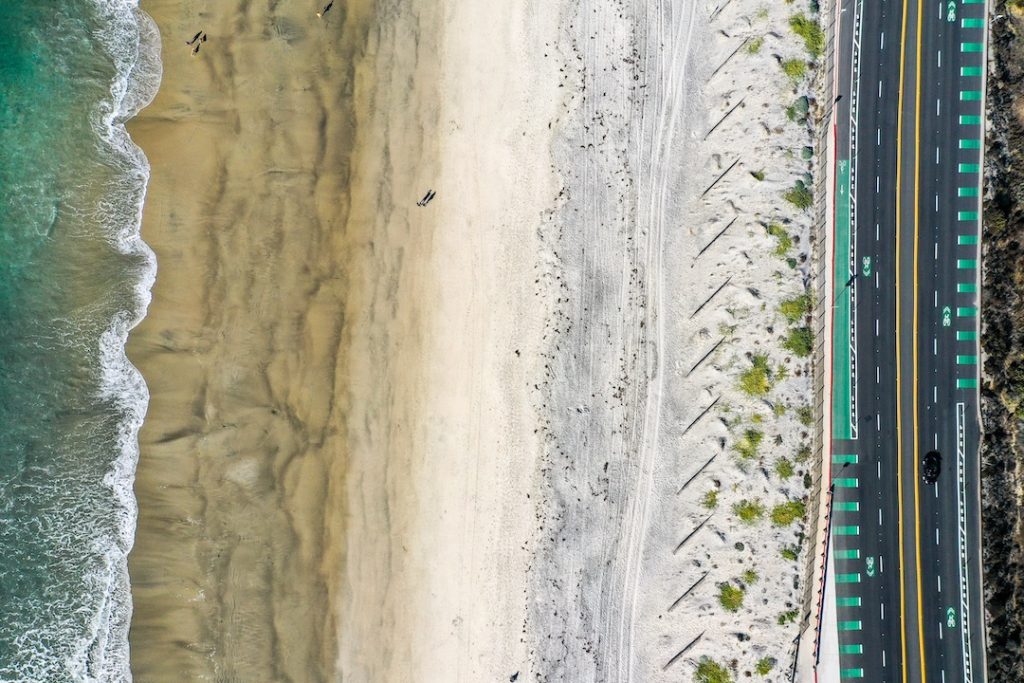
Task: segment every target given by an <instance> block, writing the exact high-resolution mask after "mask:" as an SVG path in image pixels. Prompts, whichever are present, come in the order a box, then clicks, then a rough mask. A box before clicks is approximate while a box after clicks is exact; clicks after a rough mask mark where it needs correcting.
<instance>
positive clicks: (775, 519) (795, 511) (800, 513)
mask: <svg viewBox="0 0 1024 683" xmlns="http://www.w3.org/2000/svg"><path fill="white" fill-rule="evenodd" d="M804 512H805V510H804V503H803V501H800V500H790V501H787V502H785V503H780V504H778V505H776V506H775V507H773V508H772V524H774V525H775V526H789V525H790V524H792V523H793V522H795V521H797V520H799V519H803V518H804Z"/></svg>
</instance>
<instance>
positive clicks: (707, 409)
mask: <svg viewBox="0 0 1024 683" xmlns="http://www.w3.org/2000/svg"><path fill="white" fill-rule="evenodd" d="M721 400H722V397H721V395H719V397H718V398H716V399H715V400H714V401H712V402H711V405H709V406H708V407H707V408H705V409H704V410H702V411H701V413H700V415H698V416H697V417H695V418H694V419H693V422H691V423H690V424H688V425H687V426H686V429H684V430H683V434H686V432H688V431H690V430H691V429H693V425H695V424H697V422H699V421H700V419H701V418H702V417H704V416H705V415H707V414H708V411H709V410H711V409H712V408H714V407H715V404H716V403H718V402H719V401H721Z"/></svg>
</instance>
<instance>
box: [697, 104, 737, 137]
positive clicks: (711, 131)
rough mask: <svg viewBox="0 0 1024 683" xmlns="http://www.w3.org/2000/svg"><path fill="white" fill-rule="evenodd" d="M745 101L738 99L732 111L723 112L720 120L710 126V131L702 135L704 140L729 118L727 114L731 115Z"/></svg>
mask: <svg viewBox="0 0 1024 683" xmlns="http://www.w3.org/2000/svg"><path fill="white" fill-rule="evenodd" d="M746 99H747V98H746V97H744V98H742V99H740V101H739V102H737V103H736V104H734V105H733V106H732V109H730V110H729V111H727V112H725V116H723V117H722V118H720V119H718V123H716V124H715V125H713V126H711V130H709V131H708V132H707V133H704V139H705V140H707V139H708V136H709V135H711V134H712V133H714V132H715V129H716V128H718V127H719V126H720V125H722V121H725V120H726V119H727V118H729V114H732V113H733V112H734V111H736V108H737V107H739V106H740V105H741V104H743V101H744V100H746Z"/></svg>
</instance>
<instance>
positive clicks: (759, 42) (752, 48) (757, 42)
mask: <svg viewBox="0 0 1024 683" xmlns="http://www.w3.org/2000/svg"><path fill="white" fill-rule="evenodd" d="M763 45H764V36H758V37H757V38H754V39H753V40H752V41H750V42H749V43H747V52H749V53H750V54H752V55H756V54H757V53H758V52H760V51H761V47H762V46H763Z"/></svg>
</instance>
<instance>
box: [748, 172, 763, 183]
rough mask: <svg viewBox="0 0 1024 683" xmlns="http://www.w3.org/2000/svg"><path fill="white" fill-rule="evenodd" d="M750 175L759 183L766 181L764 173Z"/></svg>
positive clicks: (751, 173)
mask: <svg viewBox="0 0 1024 683" xmlns="http://www.w3.org/2000/svg"><path fill="white" fill-rule="evenodd" d="M750 175H752V176H754V179H755V180H757V181H758V182H761V181H762V180H764V171H751V172H750Z"/></svg>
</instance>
